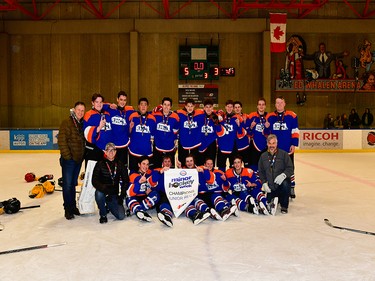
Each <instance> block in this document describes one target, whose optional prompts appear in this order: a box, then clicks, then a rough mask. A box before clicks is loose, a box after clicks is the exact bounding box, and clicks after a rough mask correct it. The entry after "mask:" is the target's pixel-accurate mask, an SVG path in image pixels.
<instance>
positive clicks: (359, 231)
mask: <svg viewBox="0 0 375 281" xmlns="http://www.w3.org/2000/svg"><path fill="white" fill-rule="evenodd" d="M324 222H325V223H326V224H327V225H328V226H330V227H333V228H337V229H342V230H347V231H352V232H357V233H362V234H368V235H375V232H370V231H364V230H359V229H354V228H348V227H342V226H337V225H333V224H332V223H331V222H330V221H329V220H328V219H324Z"/></svg>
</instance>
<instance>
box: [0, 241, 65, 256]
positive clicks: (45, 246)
mask: <svg viewBox="0 0 375 281" xmlns="http://www.w3.org/2000/svg"><path fill="white" fill-rule="evenodd" d="M62 245H66V242H64V243H57V244H45V245H38V246H32V247H26V248H19V249H13V250H8V251H2V252H0V255H5V254H11V253H17V252H23V251H30V250H37V249H43V248H51V247H57V246H62Z"/></svg>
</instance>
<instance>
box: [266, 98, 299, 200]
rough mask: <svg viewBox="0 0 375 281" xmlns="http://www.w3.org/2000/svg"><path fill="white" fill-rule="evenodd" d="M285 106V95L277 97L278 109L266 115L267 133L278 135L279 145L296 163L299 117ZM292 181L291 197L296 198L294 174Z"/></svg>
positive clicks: (276, 105)
mask: <svg viewBox="0 0 375 281" xmlns="http://www.w3.org/2000/svg"><path fill="white" fill-rule="evenodd" d="M285 106H286V103H285V99H284V97H282V96H279V97H277V98H276V101H275V107H276V110H275V111H274V112H270V113H268V114H267V116H266V120H267V121H268V122H269V127H267V126H266V129H265V132H266V135H269V134H275V135H276V137H277V139H278V140H279V142H278V147H279V148H280V149H282V150H284V151H286V152H288V154H289V156H290V159H291V160H292V163H293V165H294V151H295V148H296V147H297V146H298V141H299V129H298V118H297V114H295V113H294V112H293V111H289V110H285ZM291 183H292V187H291V192H290V197H291V198H295V197H296V194H295V191H294V187H295V181H294V175H292V176H291Z"/></svg>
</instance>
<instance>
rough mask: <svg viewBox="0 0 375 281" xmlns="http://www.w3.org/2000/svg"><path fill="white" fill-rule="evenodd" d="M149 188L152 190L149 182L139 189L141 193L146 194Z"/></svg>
mask: <svg viewBox="0 0 375 281" xmlns="http://www.w3.org/2000/svg"><path fill="white" fill-rule="evenodd" d="M147 188H151V186H150V184H149V183H148V182H144V183H142V184H141V186H140V187H139V191H140V192H146V190H147Z"/></svg>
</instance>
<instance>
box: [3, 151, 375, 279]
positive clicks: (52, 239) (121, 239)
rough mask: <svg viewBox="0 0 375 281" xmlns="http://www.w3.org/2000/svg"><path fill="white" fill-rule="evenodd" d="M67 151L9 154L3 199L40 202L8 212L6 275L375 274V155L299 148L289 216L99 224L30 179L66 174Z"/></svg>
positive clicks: (371, 276) (212, 276)
mask: <svg viewBox="0 0 375 281" xmlns="http://www.w3.org/2000/svg"><path fill="white" fill-rule="evenodd" d="M58 158H59V154H58V153H0V163H1V164H0V178H1V186H0V200H1V201H3V200H7V199H9V198H12V197H16V198H17V199H19V200H20V201H21V204H22V206H23V207H26V206H32V205H41V207H40V208H33V209H24V210H21V211H20V212H18V213H16V214H13V215H9V214H3V215H1V216H0V223H1V224H2V225H3V226H4V227H5V228H4V230H3V231H1V232H0V252H2V251H7V250H12V249H18V248H23V247H31V246H37V245H44V244H54V243H62V242H66V245H63V246H59V247H52V248H45V249H38V250H31V251H23V252H16V253H10V254H4V255H0V280H2V281H5V280H12V281H14V280H33V281H34V280H135V281H138V280H147V281H149V280H182V281H185V280H215V281H224V280H225V281H226V280H230V281H232V280H241V281H242V280H375V236H373V235H366V234H361V233H356V232H350V231H345V230H339V229H335V228H331V227H329V226H327V225H326V224H325V223H324V219H325V218H327V219H329V220H330V222H331V223H332V224H333V225H337V226H343V227H349V228H354V229H359V230H366V231H371V232H375V204H374V203H375V173H374V170H375V169H374V168H375V164H374V163H375V153H297V154H296V156H295V159H296V182H297V187H296V194H297V198H296V199H295V200H293V202H291V203H290V207H289V213H288V214H287V215H282V214H280V212H279V211H278V213H277V214H276V216H274V217H266V216H261V215H260V216H255V215H252V214H248V213H244V212H241V216H240V217H239V218H236V217H230V218H229V219H228V220H227V221H226V222H218V221H213V220H207V221H205V222H203V223H201V224H200V225H197V226H194V225H193V224H192V222H191V221H190V220H188V219H187V218H185V217H184V216H183V215H182V216H181V217H180V218H178V219H174V227H173V228H171V229H170V228H167V227H166V226H164V225H162V224H161V223H160V222H159V221H158V219H157V217H156V214H155V211H153V212H151V215H152V216H153V222H152V223H143V222H140V221H139V220H138V219H137V218H136V217H134V216H132V217H130V218H126V219H125V220H124V221H116V220H114V218H113V217H112V216H109V221H108V223H107V224H105V225H102V224H99V221H98V214H96V215H92V216H81V217H76V218H75V219H74V220H71V221H68V220H66V219H65V218H64V212H63V207H62V193H61V192H59V191H55V192H54V193H53V194H51V195H46V196H45V197H43V198H40V199H31V198H29V197H28V193H29V190H31V189H32V187H33V186H34V185H35V183H36V182H34V183H26V182H25V181H24V175H25V174H26V173H27V172H34V173H35V174H36V175H37V176H42V175H44V174H53V175H54V176H55V179H57V178H59V177H60V176H61V171H60V166H59V164H58Z"/></svg>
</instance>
